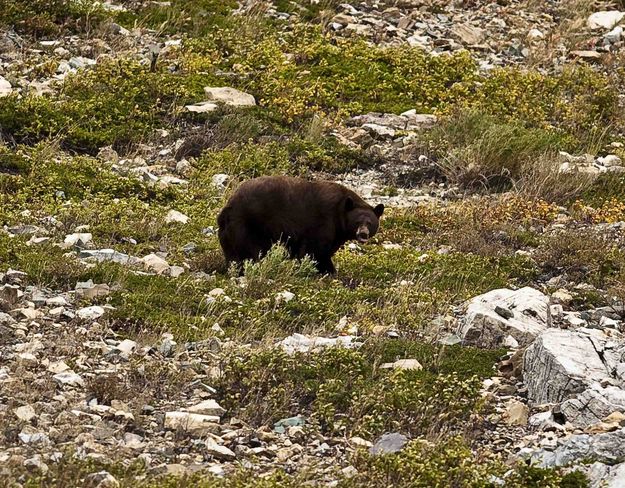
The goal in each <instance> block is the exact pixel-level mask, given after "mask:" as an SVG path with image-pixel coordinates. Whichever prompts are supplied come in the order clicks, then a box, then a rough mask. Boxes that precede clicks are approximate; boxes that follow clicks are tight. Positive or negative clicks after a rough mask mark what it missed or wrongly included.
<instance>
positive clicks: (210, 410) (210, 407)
mask: <svg viewBox="0 0 625 488" xmlns="http://www.w3.org/2000/svg"><path fill="white" fill-rule="evenodd" d="M187 411H189V412H191V413H199V414H201V415H212V416H217V417H220V416H221V415H223V414H224V413H226V409H225V408H223V407H222V406H221V405H219V403H217V402H216V401H215V400H204V401H203V402H200V403H198V404H196V405H193V406H192V407H189V408H187Z"/></svg>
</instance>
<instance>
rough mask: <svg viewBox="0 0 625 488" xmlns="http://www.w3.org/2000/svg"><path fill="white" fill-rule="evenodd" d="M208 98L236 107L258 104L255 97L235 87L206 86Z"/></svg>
mask: <svg viewBox="0 0 625 488" xmlns="http://www.w3.org/2000/svg"><path fill="white" fill-rule="evenodd" d="M204 94H205V95H206V99H207V100H208V101H212V102H220V103H224V104H226V105H231V106H234V107H251V106H254V105H256V100H255V99H254V97H253V96H252V95H250V94H248V93H244V92H242V91H239V90H237V89H235V88H230V87H225V86H223V87H208V86H207V87H205V88H204Z"/></svg>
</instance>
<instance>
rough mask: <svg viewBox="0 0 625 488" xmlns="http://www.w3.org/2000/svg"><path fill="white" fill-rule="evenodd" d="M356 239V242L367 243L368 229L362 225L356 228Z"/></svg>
mask: <svg viewBox="0 0 625 488" xmlns="http://www.w3.org/2000/svg"><path fill="white" fill-rule="evenodd" d="M356 239H358V242H367V241H368V240H369V229H367V227H366V226H364V225H361V226H360V227H358V230H357V231H356Z"/></svg>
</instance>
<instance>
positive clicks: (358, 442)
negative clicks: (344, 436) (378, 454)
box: [349, 437, 373, 449]
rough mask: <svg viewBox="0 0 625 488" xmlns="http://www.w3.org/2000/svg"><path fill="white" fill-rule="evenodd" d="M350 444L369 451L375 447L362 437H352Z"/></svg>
mask: <svg viewBox="0 0 625 488" xmlns="http://www.w3.org/2000/svg"><path fill="white" fill-rule="evenodd" d="M349 443H350V444H351V445H352V446H355V447H360V448H366V449H369V448H371V447H373V443H372V442H370V441H368V440H366V439H363V438H362V437H352V438H350V439H349Z"/></svg>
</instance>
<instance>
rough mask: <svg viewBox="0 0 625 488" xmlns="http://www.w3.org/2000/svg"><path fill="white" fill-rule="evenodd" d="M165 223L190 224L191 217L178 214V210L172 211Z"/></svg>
mask: <svg viewBox="0 0 625 488" xmlns="http://www.w3.org/2000/svg"><path fill="white" fill-rule="evenodd" d="M165 222H167V223H168V224H171V223H174V222H175V223H178V224H186V223H187V222H189V217H187V216H186V215H185V214H183V213H182V212H178V211H177V210H170V211H169V212H168V213H167V216H166V217H165Z"/></svg>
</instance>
